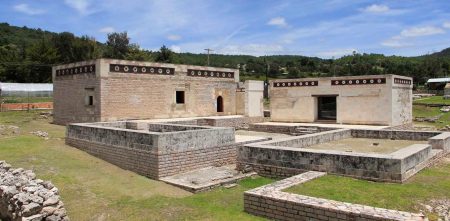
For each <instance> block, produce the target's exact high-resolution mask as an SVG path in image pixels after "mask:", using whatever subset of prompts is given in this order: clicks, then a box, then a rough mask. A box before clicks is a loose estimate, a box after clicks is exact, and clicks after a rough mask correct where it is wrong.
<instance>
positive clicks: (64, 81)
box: [53, 59, 239, 124]
mask: <svg viewBox="0 0 450 221" xmlns="http://www.w3.org/2000/svg"><path fill="white" fill-rule="evenodd" d="M144 71H145V73H144ZM194 71H195V74H193V73H194ZM188 72H189V73H188ZM53 82H54V100H55V123H58V124H67V123H81V122H95V121H115V120H129V119H148V118H174V117H195V116H222V115H234V114H236V88H237V82H239V70H237V69H229V68H215V67H202V66H193V65H178V64H164V63H153V62H138V61H125V60H115V59H97V60H93V61H85V62H77V63H72V64H66V65H58V66H55V67H53ZM177 91H180V92H183V93H184V96H183V97H184V99H181V100H184V102H181V101H179V102H177V101H176V92H177ZM88 96H93V105H87V102H88V101H89V98H88ZM219 96H220V97H222V99H223V112H218V110H217V99H218V97H219Z"/></svg>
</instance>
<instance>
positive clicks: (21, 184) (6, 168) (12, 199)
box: [0, 161, 69, 221]
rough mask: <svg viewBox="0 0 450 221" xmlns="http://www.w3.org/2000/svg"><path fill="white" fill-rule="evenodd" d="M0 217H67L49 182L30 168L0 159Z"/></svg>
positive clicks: (14, 220) (29, 220) (26, 220)
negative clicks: (14, 165)
mask: <svg viewBox="0 0 450 221" xmlns="http://www.w3.org/2000/svg"><path fill="white" fill-rule="evenodd" d="M0 220H5V221H6V220H10V221H19V220H20V221H37V220H45V221H50V220H51V221H63V220H69V217H68V216H67V214H66V210H65V209H64V204H63V202H62V201H61V199H60V197H59V193H58V188H56V187H55V186H53V184H52V183H51V182H49V181H43V180H40V179H36V175H35V174H34V173H33V172H32V171H31V170H24V169H22V168H17V169H14V168H12V167H11V165H9V164H7V163H6V162H5V161H0Z"/></svg>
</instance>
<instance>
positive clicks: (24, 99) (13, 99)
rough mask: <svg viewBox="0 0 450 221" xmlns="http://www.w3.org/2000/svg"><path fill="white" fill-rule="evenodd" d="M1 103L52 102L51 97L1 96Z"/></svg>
mask: <svg viewBox="0 0 450 221" xmlns="http://www.w3.org/2000/svg"><path fill="white" fill-rule="evenodd" d="M1 100H2V102H3V103H40V102H53V98H52V97H29V98H28V97H2V98H1Z"/></svg>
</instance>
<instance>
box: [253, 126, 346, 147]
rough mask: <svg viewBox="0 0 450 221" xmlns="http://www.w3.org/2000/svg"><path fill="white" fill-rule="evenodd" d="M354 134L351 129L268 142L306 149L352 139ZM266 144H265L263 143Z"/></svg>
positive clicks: (274, 144) (269, 142)
mask: <svg viewBox="0 0 450 221" xmlns="http://www.w3.org/2000/svg"><path fill="white" fill-rule="evenodd" d="M351 137H352V133H351V130H349V129H338V130H333V131H325V132H319V133H314V134H307V135H303V136H298V137H294V138H292V137H289V138H284V139H277V140H273V141H268V142H267V143H268V144H270V145H273V146H284V147H294V148H305V147H308V146H312V145H315V144H321V143H326V142H331V141H335V140H341V139H345V138H351ZM261 144H264V143H261Z"/></svg>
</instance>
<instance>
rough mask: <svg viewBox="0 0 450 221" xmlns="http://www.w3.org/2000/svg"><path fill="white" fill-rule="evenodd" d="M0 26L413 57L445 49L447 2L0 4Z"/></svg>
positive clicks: (4, 0) (259, 50)
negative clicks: (114, 33)
mask: <svg viewBox="0 0 450 221" xmlns="http://www.w3.org/2000/svg"><path fill="white" fill-rule="evenodd" d="M0 21H1V22H8V23H9V24H11V25H17V26H28V27H32V28H41V29H45V30H49V31H54V32H62V31H69V32H73V33H75V34H76V35H89V36H93V37H95V38H96V39H97V40H98V41H100V42H105V39H106V33H108V32H111V31H127V32H128V34H129V36H130V37H131V41H132V42H133V43H137V44H139V45H140V46H141V47H142V48H146V49H149V50H157V49H159V47H161V46H162V45H163V44H165V45H166V46H168V47H170V48H172V49H173V50H175V51H177V52H194V53H203V52H204V50H203V49H205V48H211V49H213V50H214V53H222V54H250V55H257V56H260V55H271V54H300V55H307V56H318V57H323V58H331V57H340V56H342V55H345V54H351V53H352V51H357V52H360V53H383V54H386V55H403V56H416V55H422V54H426V53H432V52H435V51H440V50H442V49H444V48H447V47H450V1H448V0H423V1H414V0H392V1H364V0H359V1H356V0H329V1H322V0H311V1H307V0H303V1H300V0H285V1H282V0H217V1H214V0H128V1H125V0H95V1H94V0H0Z"/></svg>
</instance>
